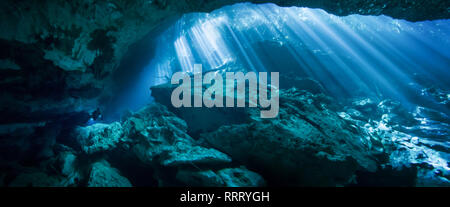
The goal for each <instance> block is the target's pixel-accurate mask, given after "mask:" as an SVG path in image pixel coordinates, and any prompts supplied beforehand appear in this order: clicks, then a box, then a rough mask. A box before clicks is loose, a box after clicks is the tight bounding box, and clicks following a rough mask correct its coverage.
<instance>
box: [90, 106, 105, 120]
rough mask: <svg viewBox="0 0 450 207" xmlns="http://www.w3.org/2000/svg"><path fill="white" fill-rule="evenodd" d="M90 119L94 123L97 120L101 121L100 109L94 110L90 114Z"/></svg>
mask: <svg viewBox="0 0 450 207" xmlns="http://www.w3.org/2000/svg"><path fill="white" fill-rule="evenodd" d="M90 118H91V119H93V120H94V121H97V120H99V119H100V120H103V116H102V112H101V111H100V108H98V107H97V109H95V111H94V112H92V113H91V114H90Z"/></svg>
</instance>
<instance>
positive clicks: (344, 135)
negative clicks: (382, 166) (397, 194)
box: [202, 89, 377, 186]
mask: <svg viewBox="0 0 450 207" xmlns="http://www.w3.org/2000/svg"><path fill="white" fill-rule="evenodd" d="M329 105H331V102H330V100H327V97H325V96H323V95H312V94H310V93H308V92H305V91H300V90H296V89H290V90H288V91H283V90H281V92H280V113H279V116H278V117H277V118H275V119H268V120H264V119H259V113H254V115H252V118H253V120H254V121H252V122H251V123H249V124H241V125H229V126H222V127H221V128H219V129H218V130H217V131H215V132H211V133H206V134H202V137H203V138H204V139H205V140H206V141H207V142H208V143H209V144H211V145H212V146H213V147H216V148H218V149H220V150H223V151H224V152H226V153H228V154H230V155H231V156H232V157H233V159H237V160H239V161H241V162H243V163H245V165H247V166H249V167H252V168H254V169H258V170H257V172H264V173H265V174H263V175H269V177H270V178H271V179H272V182H275V181H277V183H278V184H283V185H303V186H311V185H324V186H338V185H346V184H349V183H351V182H353V180H352V179H354V176H355V173H356V171H357V170H365V171H376V169H377V166H376V162H375V159H374V158H373V157H372V154H371V151H370V149H369V148H368V147H367V145H365V143H364V142H361V139H362V137H361V136H359V134H358V133H357V132H356V129H354V128H352V127H351V126H350V125H349V124H348V123H347V122H346V121H345V120H343V119H341V118H340V117H339V116H338V114H337V113H335V112H334V111H332V110H330V108H331V107H330V106H329ZM324 169H333V170H332V171H328V170H324ZM266 178H267V176H266ZM269 182H270V180H269Z"/></svg>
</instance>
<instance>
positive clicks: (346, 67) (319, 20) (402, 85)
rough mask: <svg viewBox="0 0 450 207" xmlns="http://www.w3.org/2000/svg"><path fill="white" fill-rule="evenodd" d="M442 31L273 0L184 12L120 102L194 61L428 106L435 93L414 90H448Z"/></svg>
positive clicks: (449, 54) (445, 30) (336, 92)
mask: <svg viewBox="0 0 450 207" xmlns="http://www.w3.org/2000/svg"><path fill="white" fill-rule="evenodd" d="M449 37H450V21H449V20H436V21H424V22H415V23H412V22H408V21H405V20H397V19H392V18H390V17H387V16H361V15H350V16H344V17H339V16H335V15H332V14H328V13H327V12H325V11H323V10H321V9H309V8H298V7H289V8H282V7H278V6H276V5H274V4H262V5H254V4H237V5H233V6H227V7H224V8H221V9H219V10H216V11H213V12H212V13H192V14H186V15H184V16H183V17H182V18H181V19H179V20H178V21H177V22H176V23H175V24H174V25H173V26H172V27H170V28H169V29H167V30H166V31H165V32H163V33H162V34H161V35H160V36H159V37H157V40H156V41H157V44H156V48H155V56H154V57H153V59H151V60H148V66H147V67H145V68H144V69H143V72H142V74H141V75H140V80H137V81H136V86H135V87H134V88H132V90H130V92H129V93H128V94H127V96H128V97H127V98H126V100H127V101H126V103H127V106H126V107H128V108H132V109H133V108H134V109H136V108H139V107H141V106H142V105H144V104H145V103H147V102H149V101H150V100H151V97H150V93H149V90H148V89H149V87H151V86H153V85H157V84H161V83H165V82H167V81H168V80H170V77H171V75H172V74H173V73H174V72H177V71H186V72H192V68H193V65H194V64H202V65H203V70H204V71H205V70H214V69H221V68H227V67H231V66H233V67H236V66H239V67H243V68H246V69H247V70H253V71H276V72H280V74H281V75H282V74H283V73H285V74H289V73H296V74H297V75H299V76H305V77H311V78H313V79H315V80H318V81H319V82H320V83H321V84H322V85H323V86H324V87H325V89H326V90H327V92H328V95H332V96H335V97H349V96H365V95H375V96H381V97H383V98H392V97H394V98H396V99H397V100H399V101H402V102H403V103H405V104H410V103H413V104H412V105H415V104H424V103H425V104H428V105H433V103H435V102H436V100H435V99H433V98H430V97H426V96H423V95H421V93H422V90H423V89H424V88H425V87H429V85H427V84H433V85H438V86H439V87H440V88H442V89H444V90H448V89H449V86H450V84H449V81H448V80H449V78H450V71H449V68H450V50H448V48H449V46H450V38H449ZM144 94H145V95H144ZM435 107H440V106H439V104H438V103H437V104H435ZM439 110H441V111H445V112H446V113H448V108H440V109H439Z"/></svg>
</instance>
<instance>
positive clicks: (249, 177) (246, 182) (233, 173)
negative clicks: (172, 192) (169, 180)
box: [176, 167, 266, 187]
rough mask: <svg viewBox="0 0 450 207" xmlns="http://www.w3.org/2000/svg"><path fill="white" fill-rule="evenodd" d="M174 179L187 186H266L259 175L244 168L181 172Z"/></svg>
mask: <svg viewBox="0 0 450 207" xmlns="http://www.w3.org/2000/svg"><path fill="white" fill-rule="evenodd" d="M176 177H177V179H178V180H180V181H181V182H183V183H184V184H186V185H189V186H215V187H221V186H222V187H261V186H265V185H266V182H265V181H264V179H263V178H262V177H261V176H260V175H259V174H257V173H255V172H253V171H250V170H247V169H246V168H244V167H241V168H225V169H221V170H218V171H213V170H205V171H191V170H181V171H179V172H178V173H177V176H176Z"/></svg>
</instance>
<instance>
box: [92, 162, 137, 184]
mask: <svg viewBox="0 0 450 207" xmlns="http://www.w3.org/2000/svg"><path fill="white" fill-rule="evenodd" d="M88 187H132V185H131V183H130V181H129V180H128V179H127V178H125V177H123V176H121V175H120V173H119V171H118V170H117V169H115V168H112V167H111V166H110V165H109V163H108V162H106V161H104V160H103V161H99V162H96V163H94V164H93V165H92V169H91V173H90V176H89V181H88Z"/></svg>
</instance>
